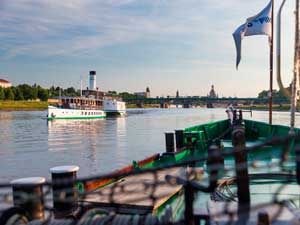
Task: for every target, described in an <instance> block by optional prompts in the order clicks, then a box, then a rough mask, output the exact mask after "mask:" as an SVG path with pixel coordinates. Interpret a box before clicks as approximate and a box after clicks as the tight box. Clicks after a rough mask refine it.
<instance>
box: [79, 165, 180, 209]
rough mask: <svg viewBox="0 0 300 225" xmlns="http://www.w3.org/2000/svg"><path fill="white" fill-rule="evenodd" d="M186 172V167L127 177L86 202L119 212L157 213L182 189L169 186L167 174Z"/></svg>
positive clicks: (176, 174) (94, 193)
mask: <svg viewBox="0 0 300 225" xmlns="http://www.w3.org/2000/svg"><path fill="white" fill-rule="evenodd" d="M184 171H185V169H184V168H171V169H165V170H162V171H159V172H157V173H156V174H152V173H146V174H140V175H133V176H128V177H125V178H123V179H121V180H119V181H117V182H115V183H113V184H110V185H107V186H105V187H103V188H101V189H99V190H97V191H95V192H93V193H92V194H89V195H87V196H86V197H85V198H84V199H83V201H84V202H92V203H93V204H96V205H97V206H98V207H101V208H104V209H108V210H114V211H116V212H119V213H133V214H135V213H139V214H145V213H151V212H155V211H156V210H157V209H158V208H159V207H160V206H162V205H163V204H164V203H166V202H167V201H168V200H169V199H170V198H172V197H173V196H174V195H176V194H177V193H179V191H180V190H181V189H182V186H181V185H170V184H168V183H167V182H166V180H165V177H166V175H174V176H178V175H180V174H183V173H184Z"/></svg>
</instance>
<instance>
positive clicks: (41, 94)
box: [38, 87, 49, 101]
mask: <svg viewBox="0 0 300 225" xmlns="http://www.w3.org/2000/svg"><path fill="white" fill-rule="evenodd" d="M38 98H39V99H40V100H42V101H47V100H48V98H49V92H48V90H46V89H44V88H41V87H38Z"/></svg>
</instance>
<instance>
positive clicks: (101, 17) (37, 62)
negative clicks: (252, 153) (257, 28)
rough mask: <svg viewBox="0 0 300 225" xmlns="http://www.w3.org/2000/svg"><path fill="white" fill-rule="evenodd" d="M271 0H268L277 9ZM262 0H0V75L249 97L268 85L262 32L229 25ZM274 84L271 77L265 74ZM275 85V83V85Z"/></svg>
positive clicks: (290, 24)
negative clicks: (238, 36) (91, 78)
mask: <svg viewBox="0 0 300 225" xmlns="http://www.w3.org/2000/svg"><path fill="white" fill-rule="evenodd" d="M280 2H281V0H275V9H276V12H277V8H278V5H279V4H280ZM267 3H268V0H251V1H245V0H223V1H221V0H81V1H80V0H66V1H62V0H0V43H1V44H0V78H5V79H8V80H10V81H12V83H13V84H14V85H17V84H20V83H29V84H33V83H38V84H41V85H42V86H44V87H49V86H51V85H59V86H63V87H68V86H75V87H77V88H79V86H80V76H82V77H83V81H84V84H85V85H87V79H88V77H87V75H88V72H89V70H96V71H97V85H98V86H99V87H100V89H102V90H105V91H107V90H116V91H130V92H133V91H143V90H144V89H145V88H146V86H149V87H150V90H151V92H152V95H153V96H156V95H165V96H166V95H175V92H176V90H177V89H178V90H179V92H180V94H181V95H206V94H207V93H208V91H209V89H210V86H211V85H212V84H214V85H215V88H216V91H217V92H218V93H219V95H220V96H240V97H246V96H249V97H250V96H257V93H258V92H259V91H260V90H262V89H267V88H268V83H269V80H268V79H269V78H268V76H269V72H268V68H269V47H268V40H267V37H266V36H253V37H246V38H245V39H244V40H243V51H242V62H241V64H240V68H239V70H238V71H236V69H235V46H234V42H233V38H232V33H233V31H234V30H235V29H236V28H237V27H238V26H239V25H241V24H242V23H244V22H245V20H246V18H247V17H250V16H253V15H255V14H257V13H258V12H259V11H260V10H262V9H263V8H264V7H265V6H266V5H267ZM293 9H294V1H287V4H286V7H285V9H284V12H283V28H282V29H283V33H284V34H283V40H282V45H283V46H282V48H283V63H284V64H283V76H284V79H283V81H284V83H285V84H286V85H288V84H289V82H290V81H291V77H292V61H293V45H294V33H293V32H294V29H293V28H294V16H293ZM274 81H275V79H274ZM275 87H276V88H277V84H276V83H275Z"/></svg>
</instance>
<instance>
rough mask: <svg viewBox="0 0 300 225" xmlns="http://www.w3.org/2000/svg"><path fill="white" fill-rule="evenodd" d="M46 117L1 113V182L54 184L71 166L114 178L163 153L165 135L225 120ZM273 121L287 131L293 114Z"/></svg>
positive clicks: (141, 113) (202, 115)
mask: <svg viewBox="0 0 300 225" xmlns="http://www.w3.org/2000/svg"><path fill="white" fill-rule="evenodd" d="M46 114H47V112H46V111H20V112H6V111H1V112H0V133H1V135H0V181H1V182H8V181H11V180H12V179H15V178H20V177H27V176H44V177H46V178H50V174H49V169H50V168H51V167H53V166H58V165H66V164H75V165H78V166H79V167H80V170H79V173H78V175H79V177H82V176H87V175H95V174H99V173H105V172H109V171H112V170H115V169H118V168H121V167H123V166H126V165H128V164H130V163H131V162H132V160H139V159H143V158H145V157H147V156H149V155H151V154H154V153H158V152H163V151H164V150H165V139H164V132H166V131H173V130H175V129H182V128H185V127H189V126H193V125H197V124H201V123H206V122H211V121H215V120H220V119H225V118H226V114H225V109H220V108H216V109H206V108H196V109H132V110H128V115H127V116H126V117H119V118H107V119H97V120H74V121H72V120H65V121H64V120H58V121H51V122H47V120H46V119H45V116H46ZM297 116H298V115H297ZM244 117H245V118H250V114H249V113H244ZM252 119H255V120H259V121H266V122H267V121H268V112H263V111H261V112H260V111H254V112H253V117H252ZM273 121H274V124H285V125H288V124H289V113H288V112H274V114H273ZM296 121H297V124H296V125H297V127H299V125H300V123H299V121H298V120H296Z"/></svg>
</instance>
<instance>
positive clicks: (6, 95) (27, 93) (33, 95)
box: [0, 84, 80, 101]
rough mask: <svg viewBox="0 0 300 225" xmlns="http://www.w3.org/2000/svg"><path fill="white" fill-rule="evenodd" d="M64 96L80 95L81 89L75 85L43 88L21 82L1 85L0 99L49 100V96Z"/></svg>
mask: <svg viewBox="0 0 300 225" xmlns="http://www.w3.org/2000/svg"><path fill="white" fill-rule="evenodd" d="M59 95H62V96H80V90H75V88H73V87H69V88H66V89H63V88H61V87H54V86H52V87H50V88H49V89H47V88H43V87H41V86H40V85H36V84H34V85H32V86H30V85H28V84H20V85H18V86H15V87H10V88H3V87H0V100H16V101H21V100H36V99H40V100H41V101H47V100H48V98H52V97H57V96H59Z"/></svg>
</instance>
